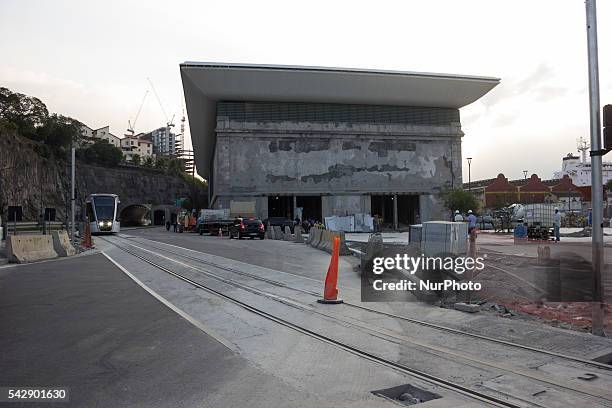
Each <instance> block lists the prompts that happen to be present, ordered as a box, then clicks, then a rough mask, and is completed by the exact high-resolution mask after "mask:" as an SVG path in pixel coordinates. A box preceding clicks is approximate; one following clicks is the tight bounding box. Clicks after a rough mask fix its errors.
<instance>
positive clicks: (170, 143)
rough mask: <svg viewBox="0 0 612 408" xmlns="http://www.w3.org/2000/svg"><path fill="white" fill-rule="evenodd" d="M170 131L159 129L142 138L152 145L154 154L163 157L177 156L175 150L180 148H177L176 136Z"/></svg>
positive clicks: (163, 128)
mask: <svg viewBox="0 0 612 408" xmlns="http://www.w3.org/2000/svg"><path fill="white" fill-rule="evenodd" d="M170 129H171V128H170V127H160V128H158V129H155V130H153V131H151V132H149V133H147V134H146V135H145V136H144V137H145V138H147V139H149V140H151V142H152V143H153V153H154V154H157V155H163V156H176V155H177V150H178V149H180V148H181V147H179V143H178V140H177V135H176V134H175V133H173V132H172V131H171V130H170Z"/></svg>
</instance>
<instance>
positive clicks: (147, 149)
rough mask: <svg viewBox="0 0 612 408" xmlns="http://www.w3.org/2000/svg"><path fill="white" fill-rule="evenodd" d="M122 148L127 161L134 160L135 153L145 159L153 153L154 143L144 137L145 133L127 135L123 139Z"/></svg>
mask: <svg viewBox="0 0 612 408" xmlns="http://www.w3.org/2000/svg"><path fill="white" fill-rule="evenodd" d="M121 150H122V152H123V156H124V157H125V160H126V161H132V160H133V157H134V155H138V156H140V158H141V159H145V158H147V157H149V156H152V155H153V143H152V142H151V141H150V140H147V139H146V138H145V137H144V134H142V133H141V134H138V135H125V137H124V138H123V139H121Z"/></svg>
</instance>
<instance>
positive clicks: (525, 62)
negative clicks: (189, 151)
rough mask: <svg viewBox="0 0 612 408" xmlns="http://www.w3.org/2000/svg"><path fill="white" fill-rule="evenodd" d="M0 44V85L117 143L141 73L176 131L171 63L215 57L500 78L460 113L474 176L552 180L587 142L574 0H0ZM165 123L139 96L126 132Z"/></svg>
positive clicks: (611, 39)
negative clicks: (105, 131) (104, 130)
mask: <svg viewBox="0 0 612 408" xmlns="http://www.w3.org/2000/svg"><path fill="white" fill-rule="evenodd" d="M597 6H598V26H599V64H600V85H601V103H602V106H603V105H604V104H606V103H611V104H612V1H611V0H599V1H598V4H597ZM0 38H2V39H3V40H2V41H1V42H0V53H1V54H0V55H2V58H1V59H0V86H5V87H8V88H9V89H11V90H12V91H14V92H21V93H26V94H29V95H33V96H36V97H38V98H40V99H41V100H42V101H43V102H45V103H46V104H47V107H48V108H49V110H50V111H52V112H58V113H61V114H64V115H68V116H72V117H74V118H76V119H78V120H80V121H82V122H84V123H85V124H87V125H88V126H90V127H92V128H97V127H102V126H105V125H107V124H108V125H110V127H111V131H112V132H113V133H115V134H116V135H120V136H122V135H123V134H124V132H125V129H126V128H127V122H128V119H133V118H134V116H135V115H136V112H137V110H138V106H139V105H140V102H141V100H142V97H143V95H144V93H145V91H146V90H147V89H149V88H150V87H149V84H148V82H147V79H146V78H147V77H150V78H151V80H152V81H153V83H154V85H155V87H156V89H157V92H158V94H159V96H160V98H161V100H162V103H163V105H164V108H165V110H166V112H168V115H169V116H172V115H173V114H175V115H176V118H175V123H176V124H177V129H176V130H178V127H179V124H180V117H181V111H182V109H183V103H184V102H183V93H182V85H181V80H180V74H179V64H180V63H181V62H184V61H218V62H234V63H259V64H285V65H315V66H332V67H348V68H372V69H385V70H402V71H424V72H442V73H454V74H470V75H484V76H494V77H499V78H501V80H502V82H501V84H500V85H499V86H498V87H497V88H495V89H494V90H493V91H491V92H490V93H489V94H488V95H486V96H485V97H484V98H482V99H481V100H479V101H477V102H476V103H474V104H472V105H470V106H468V107H465V108H463V109H462V110H461V119H462V125H463V131H464V133H465V137H464V138H463V157H464V158H465V157H468V156H471V157H473V161H472V180H477V179H482V178H492V177H495V176H496V175H497V174H498V173H500V172H501V173H504V174H505V175H506V176H507V177H509V178H513V179H514V178H522V177H523V172H522V171H523V170H529V173H530V174H531V173H537V174H538V175H539V176H540V177H542V178H545V179H546V178H551V177H552V173H553V172H554V171H556V170H558V169H560V166H561V158H562V157H563V156H564V155H566V154H567V153H568V152H575V151H576V139H577V138H578V137H580V136H582V137H584V138H585V139H587V140H588V139H589V123H588V118H589V112H588V82H587V81H588V76H587V75H588V72H587V59H586V57H587V52H586V22H585V8H584V1H583V0H531V1H528V0H514V1H501V0H465V1H456V0H455V1H452V0H429V1H427V2H425V1H411V0H410V1H408V0H406V1H403V2H401V3H400V2H397V1H377V2H365V1H330V0H328V1H326V2H324V1H308V2H302V3H296V2H291V3H290V2H286V1H285V2H282V1H261V2H252V1H251V2H248V1H225V2H208V1H177V2H172V3H171V2H168V1H163V2H162V1H147V2H137V1H103V2H96V3H93V2H90V3H87V2H85V1H43V0H39V1H30V0H21V1H19V0H0ZM165 121H166V119H165V117H164V115H163V114H162V112H161V109H160V107H159V104H158V103H157V100H156V99H155V96H154V95H153V94H152V93H150V94H149V95H148V96H147V100H146V101H145V105H144V107H143V110H142V113H141V115H140V118H139V119H138V122H137V125H136V131H137V132H140V131H148V130H151V129H154V128H157V127H160V126H163V125H164V124H165ZM608 159H609V160H612V157H610V158H608ZM467 178H468V174H467V163H466V162H465V159H464V180H465V181H467Z"/></svg>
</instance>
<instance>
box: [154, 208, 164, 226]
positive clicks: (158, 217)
mask: <svg viewBox="0 0 612 408" xmlns="http://www.w3.org/2000/svg"><path fill="white" fill-rule="evenodd" d="M165 223H166V211H165V210H155V211H153V225H164V224H165Z"/></svg>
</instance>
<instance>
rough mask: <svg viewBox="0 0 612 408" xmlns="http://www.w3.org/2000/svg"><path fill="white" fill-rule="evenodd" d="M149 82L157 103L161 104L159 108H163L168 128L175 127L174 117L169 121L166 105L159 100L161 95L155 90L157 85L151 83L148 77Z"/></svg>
mask: <svg viewBox="0 0 612 408" xmlns="http://www.w3.org/2000/svg"><path fill="white" fill-rule="evenodd" d="M147 81H149V85H151V90H153V94H154V95H155V98H156V99H157V103H159V107H160V108H161V111H162V113H163V114H164V117H165V118H166V127H168V128H171V127H174V116H175V115H172V119H171V120H168V114H167V113H166V110H165V109H164V105H163V104H162V102H161V99H159V95H158V94H157V91H156V90H155V85H153V81H151V78H148V77H147Z"/></svg>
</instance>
